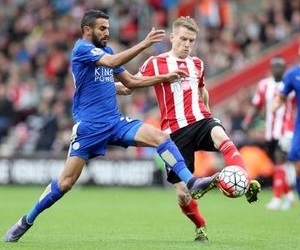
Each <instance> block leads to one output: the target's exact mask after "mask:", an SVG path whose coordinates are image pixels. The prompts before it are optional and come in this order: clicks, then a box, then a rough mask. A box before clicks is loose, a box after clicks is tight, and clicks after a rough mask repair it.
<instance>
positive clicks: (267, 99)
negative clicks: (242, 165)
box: [243, 56, 296, 210]
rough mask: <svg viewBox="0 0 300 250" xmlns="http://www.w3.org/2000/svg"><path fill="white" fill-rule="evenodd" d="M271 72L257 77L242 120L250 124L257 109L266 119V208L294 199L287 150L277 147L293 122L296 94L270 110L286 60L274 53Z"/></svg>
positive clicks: (286, 204) (288, 203)
mask: <svg viewBox="0 0 300 250" xmlns="http://www.w3.org/2000/svg"><path fill="white" fill-rule="evenodd" d="M270 66H271V76H269V77H266V78H264V79H262V80H260V81H259V83H258V85H257V88H256V91H255V94H254V96H253V99H252V107H251V108H250V109H249V111H248V113H247V114H246V116H245V119H244V121H243V127H244V129H245V130H247V129H248V128H249V125H250V124H251V122H252V120H253V118H254V117H255V116H256V115H257V114H258V113H260V112H263V113H264V120H265V149H266V152H267V154H268V156H269V157H270V159H271V160H272V162H273V164H274V173H273V185H272V186H273V187H272V188H273V197H272V199H271V201H270V202H269V203H268V204H266V208H267V209H269V210H278V209H283V210H287V209H289V208H290V206H291V205H292V202H293V200H294V197H293V192H292V191H291V188H290V184H289V182H288V180H287V175H286V174H287V167H288V162H287V159H286V152H284V150H283V149H282V148H281V147H280V144H279V142H280V139H281V138H283V137H285V136H287V135H288V133H289V131H291V130H292V129H291V128H292V127H293V123H294V113H295V108H296V107H295V103H296V102H295V96H294V95H293V94H291V95H290V96H289V98H287V102H286V105H284V106H282V107H281V108H280V109H278V110H277V111H276V112H273V105H274V101H275V98H276V96H277V95H278V94H279V92H280V90H281V89H282V88H283V81H282V77H283V74H284V72H285V68H286V63H285V60H284V58H282V57H280V56H275V57H273V58H272V59H271V61H270Z"/></svg>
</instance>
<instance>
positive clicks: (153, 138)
mask: <svg viewBox="0 0 300 250" xmlns="http://www.w3.org/2000/svg"><path fill="white" fill-rule="evenodd" d="M117 128H119V129H118V130H119V131H121V130H125V129H124V128H126V132H125V133H120V132H119V131H118V130H116V134H115V137H116V138H121V140H120V139H118V140H116V141H113V142H112V143H113V144H116V143H118V144H119V145H123V146H147V147H156V148H157V152H158V154H159V155H160V157H161V158H162V159H163V161H164V162H165V163H166V164H167V165H168V166H170V167H171V168H172V170H173V171H174V172H175V173H176V174H177V175H178V176H179V178H180V179H181V180H182V181H183V182H185V183H186V184H187V187H188V189H189V191H190V193H191V195H192V196H193V197H194V198H200V197H201V196H202V195H203V194H204V193H206V192H207V191H208V190H210V189H211V188H212V185H214V182H215V179H216V178H217V175H215V176H212V177H202V178H196V177H195V176H194V175H193V174H192V173H191V171H190V170H189V169H188V168H187V166H186V164H185V160H184V159H183V157H182V154H181V153H180V151H179V150H178V147H177V146H176V145H175V143H174V142H173V141H172V140H171V138H170V136H169V135H168V134H167V133H164V132H162V131H161V130H159V129H158V128H156V127H154V126H152V125H150V124H146V123H142V122H141V121H138V120H134V121H130V119H122V120H121V121H120V124H119V125H118V126H117ZM110 143H111V142H110Z"/></svg>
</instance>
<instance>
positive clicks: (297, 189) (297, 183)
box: [295, 176, 300, 200]
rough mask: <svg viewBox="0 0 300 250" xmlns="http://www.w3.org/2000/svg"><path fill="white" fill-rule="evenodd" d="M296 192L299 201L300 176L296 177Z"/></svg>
mask: <svg viewBox="0 0 300 250" xmlns="http://www.w3.org/2000/svg"><path fill="white" fill-rule="evenodd" d="M295 188H296V192H297V194H298V197H299V200H300V176H297V177H296V187H295Z"/></svg>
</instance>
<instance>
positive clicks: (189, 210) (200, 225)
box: [174, 182, 208, 242]
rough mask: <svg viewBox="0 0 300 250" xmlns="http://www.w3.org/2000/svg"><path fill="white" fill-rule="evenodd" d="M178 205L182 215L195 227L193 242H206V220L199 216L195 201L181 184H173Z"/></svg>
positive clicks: (201, 215)
mask: <svg viewBox="0 0 300 250" xmlns="http://www.w3.org/2000/svg"><path fill="white" fill-rule="evenodd" d="M174 187H175V192H176V195H177V199H178V205H179V207H180V209H181V211H182V213H183V214H184V215H185V216H186V217H187V218H189V219H190V220H191V221H192V222H193V223H194V225H195V238H194V240H195V241H198V242H205V241H208V237H207V232H206V220H205V217H204V215H203V214H201V212H200V210H199V207H198V202H197V200H195V199H193V198H192V196H191V195H190V193H189V190H188V189H187V187H186V185H185V184H184V183H183V182H178V183H174Z"/></svg>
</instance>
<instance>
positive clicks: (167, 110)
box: [138, 52, 211, 133]
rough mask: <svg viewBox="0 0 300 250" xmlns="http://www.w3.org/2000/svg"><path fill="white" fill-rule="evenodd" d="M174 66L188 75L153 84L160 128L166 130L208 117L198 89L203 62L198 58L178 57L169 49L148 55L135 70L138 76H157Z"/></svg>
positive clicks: (201, 77) (168, 131) (202, 83)
mask: <svg viewBox="0 0 300 250" xmlns="http://www.w3.org/2000/svg"><path fill="white" fill-rule="evenodd" d="M177 69H180V70H183V71H185V72H187V73H188V75H189V77H187V78H182V79H179V80H177V81H175V82H172V83H169V82H162V83H159V84H156V85H155V86H154V88H155V92H156V98H157V103H158V106H159V109H160V113H161V129H162V130H163V131H165V132H167V133H173V132H175V131H177V130H178V129H180V128H183V127H185V126H187V125H189V124H193V123H195V122H196V121H199V120H201V119H204V118H210V117H211V113H210V111H209V110H208V109H207V108H206V107H205V105H204V103H203V101H202V99H201V96H200V92H199V88H201V87H204V69H203V62H202V61H201V60H200V59H199V58H197V57H190V56H189V57H187V58H186V59H180V58H177V57H175V56H173V55H171V54H170V53H169V52H168V53H164V54H161V55H158V56H152V57H150V58H149V59H148V60H147V61H146V62H145V63H144V64H143V66H142V67H141V68H140V69H139V72H138V75H143V76H158V75H161V74H167V73H169V72H173V71H175V70H177Z"/></svg>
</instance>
